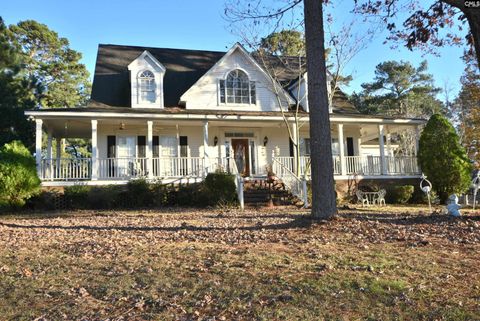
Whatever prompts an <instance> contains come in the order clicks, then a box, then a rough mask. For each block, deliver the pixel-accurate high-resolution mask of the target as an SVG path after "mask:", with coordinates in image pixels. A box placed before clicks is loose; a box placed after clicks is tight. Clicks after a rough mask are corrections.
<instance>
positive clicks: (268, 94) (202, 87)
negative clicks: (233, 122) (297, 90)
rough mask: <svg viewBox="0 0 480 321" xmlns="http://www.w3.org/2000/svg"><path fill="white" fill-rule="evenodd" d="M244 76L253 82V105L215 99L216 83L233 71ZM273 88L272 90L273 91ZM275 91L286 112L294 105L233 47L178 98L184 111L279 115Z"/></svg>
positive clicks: (217, 87)
mask: <svg viewBox="0 0 480 321" xmlns="http://www.w3.org/2000/svg"><path fill="white" fill-rule="evenodd" d="M237 69H238V70H241V71H242V72H244V73H245V74H246V75H247V76H248V78H249V80H250V81H252V82H255V86H256V104H233V103H231V104H225V103H223V104H222V103H221V101H220V97H219V86H220V85H219V84H220V81H222V80H225V79H226V77H227V75H228V74H229V73H230V72H231V71H234V70H237ZM274 85H275V86H276V88H275V87H274ZM276 90H277V91H278V93H279V94H280V97H281V99H282V107H284V108H287V107H288V106H289V105H291V104H293V103H294V101H293V99H292V98H291V97H290V95H289V94H288V93H287V92H286V91H285V90H284V89H283V88H282V87H281V86H280V85H279V84H278V83H276V82H272V79H271V78H270V77H269V76H268V74H267V73H266V72H265V71H264V70H263V68H262V67H260V65H259V64H258V63H257V62H256V61H255V60H254V59H253V58H252V57H251V56H250V54H248V53H247V52H246V51H245V49H243V48H242V47H241V46H240V45H238V44H237V45H235V46H234V47H232V49H230V50H229V51H228V52H227V53H226V54H225V56H224V57H222V59H220V60H219V61H218V62H217V63H216V64H215V65H214V66H213V67H212V68H211V69H210V70H209V71H208V72H207V73H205V75H203V76H202V77H201V78H200V79H199V80H198V81H197V82H196V83H195V84H194V85H193V86H192V87H191V88H190V89H188V91H186V92H185V94H183V95H182V96H181V98H180V99H181V101H182V102H184V103H185V106H186V108H187V109H218V110H255V111H279V110H280V109H279V108H280V106H279V104H278V100H277V96H276Z"/></svg>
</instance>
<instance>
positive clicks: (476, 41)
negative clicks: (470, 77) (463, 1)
mask: <svg viewBox="0 0 480 321" xmlns="http://www.w3.org/2000/svg"><path fill="white" fill-rule="evenodd" d="M465 11H466V12H465V16H466V17H467V20H468V25H469V26H470V30H471V31H472V36H473V45H474V47H475V56H476V57H477V63H478V66H480V9H476V11H473V10H465Z"/></svg>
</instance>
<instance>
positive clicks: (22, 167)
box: [0, 141, 40, 208]
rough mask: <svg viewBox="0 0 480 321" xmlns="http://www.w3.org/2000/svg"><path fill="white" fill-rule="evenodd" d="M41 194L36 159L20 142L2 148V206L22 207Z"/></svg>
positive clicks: (0, 178) (0, 163)
mask: <svg viewBox="0 0 480 321" xmlns="http://www.w3.org/2000/svg"><path fill="white" fill-rule="evenodd" d="M39 192H40V179H39V178H38V176H37V169H36V166H35V159H34V158H33V157H32V155H31V154H30V152H29V151H28V149H27V148H26V147H25V146H23V144H22V143H21V142H19V141H13V142H11V143H9V144H5V145H4V146H3V147H2V148H0V204H4V205H6V206H7V207H10V208H16V207H21V206H23V205H25V201H26V200H28V199H29V198H31V197H32V196H34V195H36V194H38V193H39Z"/></svg>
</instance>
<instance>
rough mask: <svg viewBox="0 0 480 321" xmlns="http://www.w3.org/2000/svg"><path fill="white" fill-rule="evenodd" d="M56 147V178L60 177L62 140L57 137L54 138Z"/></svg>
mask: <svg viewBox="0 0 480 321" xmlns="http://www.w3.org/2000/svg"><path fill="white" fill-rule="evenodd" d="M55 142H56V144H57V146H56V155H55V157H56V158H57V169H56V170H55V175H56V178H58V177H60V165H61V164H62V160H61V159H62V139H61V138H59V137H57V138H55Z"/></svg>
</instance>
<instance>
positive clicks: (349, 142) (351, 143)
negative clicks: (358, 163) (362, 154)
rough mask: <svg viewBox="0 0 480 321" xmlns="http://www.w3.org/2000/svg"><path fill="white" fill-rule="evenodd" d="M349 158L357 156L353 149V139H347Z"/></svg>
mask: <svg viewBox="0 0 480 321" xmlns="http://www.w3.org/2000/svg"><path fill="white" fill-rule="evenodd" d="M347 156H355V151H354V149H353V137H347Z"/></svg>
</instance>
